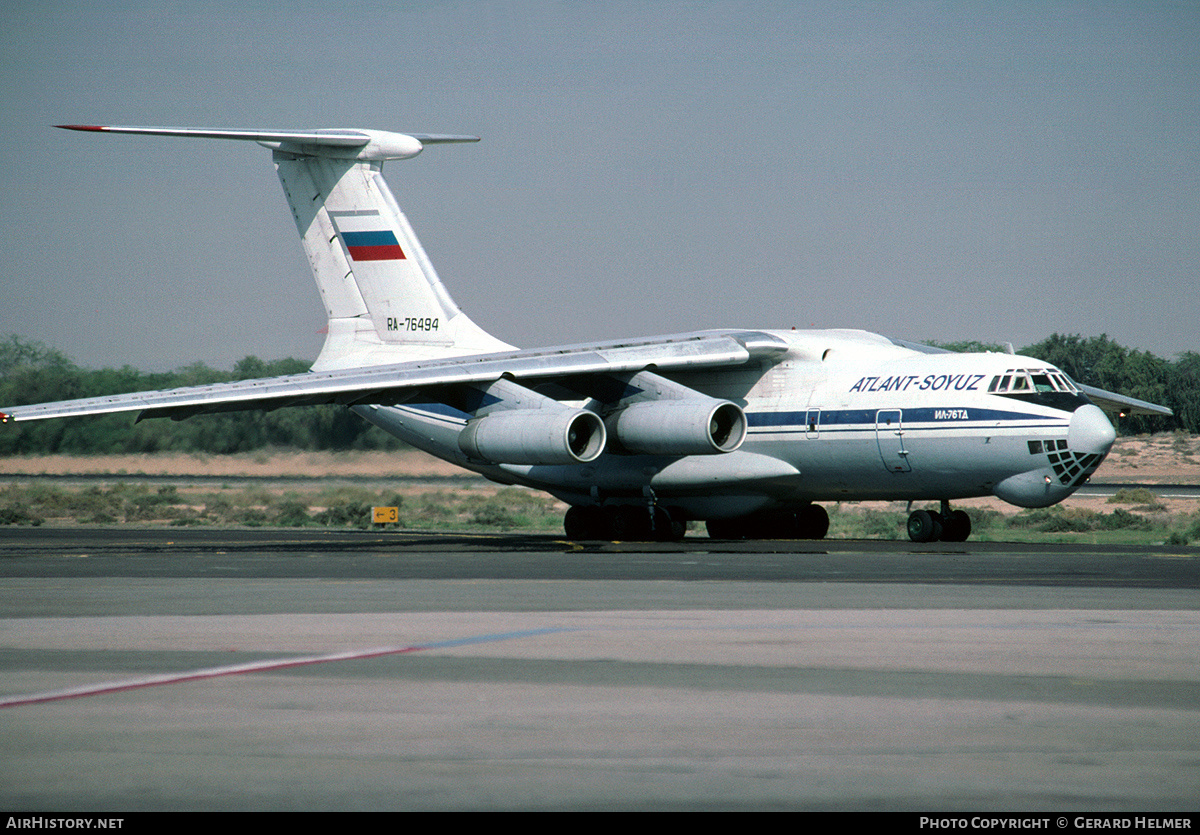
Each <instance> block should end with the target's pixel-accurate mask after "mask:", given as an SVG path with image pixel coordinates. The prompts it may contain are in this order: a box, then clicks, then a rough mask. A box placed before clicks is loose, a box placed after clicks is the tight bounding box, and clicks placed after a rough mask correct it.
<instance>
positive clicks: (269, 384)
mask: <svg viewBox="0 0 1200 835" xmlns="http://www.w3.org/2000/svg"><path fill="white" fill-rule="evenodd" d="M786 350H787V343H786V342H784V340H782V339H780V338H779V337H776V336H772V335H771V334H768V333H763V332H760V331H735V332H724V333H694V334H679V335H676V336H668V337H659V338H656V339H645V340H626V341H622V342H607V343H598V344H594V345H570V346H562V347H556V348H542V349H537V350H525V351H512V352H507V353H500V354H482V355H475V356H463V357H453V358H449V359H437V360H426V361H416V362H404V363H396V364H392V365H382V366H376V367H371V368H358V369H346V370H340V371H322V372H312V371H310V372H307V373H304V374H293V375H288V376H284V377H267V378H263V379H256V380H239V381H237V382H233V383H217V384H214V385H208V386H190V387H187V388H178V389H168V390H165V391H146V392H136V393H133V394H117V395H109V396H103V397H90V398H86V399H81V400H63V401H59V402H57V403H39V404H35V405H30V406H11V407H7V408H4V409H2V410H0V420H3V421H5V422H7V421H24V420H43V419H47V418H57V417H77V416H81V415H99V414H109V413H113V412H129V411H141V412H142V413H143V414H142V415H141V417H173V418H176V419H182V418H185V417H190V416H191V415H195V414H204V413H209V412H225V411H239V410H244V409H267V410H271V409H278V408H282V407H284V406H307V405H315V404H321V403H338V404H343V405H358V404H379V405H390V404H395V403H401V402H403V401H404V400H405V399H407V397H409V396H410V395H411V394H412V393H414V392H415V391H416V390H417V389H420V388H424V387H428V386H444V385H454V384H462V383H478V382H492V381H496V380H499V379H500V378H501V377H506V378H508V379H511V380H518V381H520V380H527V381H545V380H553V379H555V378H561V377H567V376H577V375H586V374H613V373H622V372H630V371H642V370H646V369H651V370H681V369H699V368H721V367H729V366H737V365H744V364H746V363H748V362H751V361H752V360H757V359H762V358H767V357H772V356H777V355H779V354H782V353H783V352H785V351H786ZM141 417H139V419H141Z"/></svg>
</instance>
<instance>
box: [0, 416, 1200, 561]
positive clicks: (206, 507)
mask: <svg viewBox="0 0 1200 835" xmlns="http://www.w3.org/2000/svg"><path fill="white" fill-rule="evenodd" d="M38 475H49V476H57V477H60V478H63V477H69V476H71V475H80V476H88V477H90V478H92V479H95V477H97V476H105V475H113V476H116V475H119V476H147V477H158V478H163V477H165V478H171V477H174V476H178V477H189V476H207V477H211V478H221V479H225V478H228V479H230V482H229V483H228V484H227V485H224V486H223V487H222V488H221V489H217V490H214V488H213V487H211V486H208V487H204V486H190V485H188V484H187V483H186V481H184V482H182V483H180V484H179V485H177V486H176V487H172V488H170V491H168V492H167V493H165V494H164V493H161V492H160V490H161V489H162V488H157V487H148V486H146V485H130V484H128V483H126V484H124V485H123V486H122V485H120V484H116V485H107V484H104V483H103V482H101V483H100V484H96V483H95V482H94V481H93V482H91V483H90V485H87V486H83V487H79V486H76V487H74V488H68V487H66V486H59V485H62V482H61V481H60V480H59V479H57V478H56V479H54V480H53V481H50V482H35V483H34V484H35V485H37V486H36V489H35V488H31V487H30V486H29V484H28V482H27V481H25V480H22V481H23V482H24V486H23V487H20V488H19V487H18V485H16V484H14V485H12V486H9V487H8V488H7V489H2V490H0V509H3V508H5V507H7V508H10V509H12V512H10V514H9V515H10V517H12V518H10V521H16V522H20V521H26V520H24V519H22V518H21V513H22V512H24V509H26V508H30V509H31V508H32V507H33V505H34V504H35V503H36V501H41V500H35V498H33V497H34V496H35V493H36V491H41V494H42V495H43V498H44V501H41V504H40V505H38V507H39V508H40V510H39V511H38V512H39V513H40V515H41V518H43V519H44V520H45V521H47V522H53V523H56V524H81V523H91V524H94V523H104V522H140V523H160V524H292V523H297V522H299V523H306V524H359V523H360V522H359V520H361V515H362V513H363V512H364V511H363V508H367V509H368V511H367V512H369V508H370V507H371V506H373V505H375V504H386V505H399V506H400V507H401V508H402V509H401V513H400V516H401V522H402V525H403V526H406V527H416V528H423V529H469V528H480V527H484V528H491V529H517V528H521V529H527V530H539V531H541V530H545V531H558V530H561V521H560V520H561V513H562V511H563V510H565V506H563V505H562V504H561V503H559V502H556V501H555V500H554V499H552V498H550V497H548V496H545V495H544V494H541V493H537V492H534V491H527V490H519V489H511V488H508V489H502V488H499V487H496V486H494V485H491V484H488V483H486V482H483V481H482V480H480V481H472V480H469V479H466V480H464V481H463V482H462V483H460V484H455V485H453V487H447V486H446V485H445V484H444V483H443V484H441V485H429V484H422V483H420V482H419V481H407V482H406V481H404V479H422V478H435V479H436V478H455V477H462V476H466V475H469V474H467V473H465V472H464V471H463V470H461V469H459V468H457V467H455V466H453V465H451V464H447V463H446V462H444V461H441V460H439V459H436V458H433V457H432V456H430V455H427V454H425V453H422V452H419V451H416V450H409V451H404V452H347V453H327V452H279V451H276V452H261V453H255V454H247V455H227V456H225V455H205V456H199V455H181V454H164V455H110V456H89V457H76V456H66V455H48V456H27V457H9V458H4V459H0V487H2V485H3V477H4V476H25V477H28V476H38ZM242 477H249V478H254V479H255V480H256V483H252V484H249V485H247V484H245V483H238V480H239V479H240V478H242ZM275 478H278V479H281V480H283V481H281V482H278V483H274V482H271V481H270V480H271V479H275ZM260 479H261V480H264V481H261V482H259V481H258V480H260ZM288 479H293V480H294V481H290V482H289V481H286V480H288ZM306 479H312V481H311V482H308V481H306ZM343 479H344V480H349V481H350V482H351V483H350V484H349V485H346V484H341V485H337V486H335V485H331V484H330V481H331V480H343ZM393 479H394V481H393ZM296 480H298V481H296ZM356 481H357V482H361V484H362V486H356V485H355V484H354V482H356ZM1093 481H1094V482H1095V483H1100V484H1103V483H1133V484H1138V485H1142V486H1143V487H1144V488H1145V489H1140V490H1132V491H1122V492H1121V493H1120V494H1118V495H1117V496H1114V497H1112V498H1111V499H1106V498H1104V497H1094V498H1093V497H1081V496H1073V497H1071V498H1070V499H1068V500H1067V501H1066V502H1064V503H1063V504H1062V505H1061V506H1060V507H1059V508H1057V509H1056V510H1055V511H1054V513H1057V514H1061V517H1054V518H1053V519H1052V520H1049V522H1046V520H1042V523H1041V524H1043V527H1055V525H1057V527H1058V528H1059V529H1058V530H1054V531H1053V534H1054V536H1056V537H1057V536H1073V537H1076V538H1079V537H1082V536H1084V532H1083V531H1082V530H1079V531H1073V530H1071V528H1072V527H1079V528H1084V527H1087V525H1088V524H1092V525H1101V524H1102V523H1104V522H1106V521H1107V522H1111V520H1112V519H1113V518H1114V516H1113V515H1114V513H1117V511H1118V510H1119V511H1121V512H1122V513H1132V514H1135V515H1136V516H1137V517H1138V518H1139V519H1146V520H1148V522H1147V526H1148V527H1147V529H1148V530H1150V533H1147V534H1144V535H1143V536H1142V538H1143V539H1148V540H1153V539H1157V541H1162V540H1164V539H1167V538H1169V537H1171V536H1174V538H1175V541H1176V542H1177V543H1178V542H1179V541H1180V540H1181V539H1182V540H1188V541H1195V540H1197V539H1200V522H1198V521H1197V520H1198V519H1200V514H1198V513H1197V511H1198V510H1200V508H1198V506H1197V502H1196V501H1195V500H1194V499H1175V498H1170V497H1162V496H1158V495H1157V494H1156V493H1155V492H1154V490H1153V485H1155V484H1200V438H1197V437H1196V436H1190V435H1186V434H1184V433H1173V434H1162V435H1153V436H1136V437H1129V438H1121V439H1119V440H1118V441H1117V443H1116V445H1115V446H1114V448H1113V451H1112V453H1111V454H1110V455H1109V457H1108V460H1107V461H1106V462H1105V463H1104V465H1103V466H1102V467H1101V468H1100V471H1099V472H1098V473H1097V474H1096V476H1095V478H1094V479H1093ZM370 482H383V483H384V484H383V485H379V484H376V485H374V486H370ZM30 489H35V492H34V493H29V492H19V490H20V491H28V490H30ZM55 491H57V494H56V495H50V494H54V493H55ZM6 496H7V500H6V499H5V497H6ZM955 504H956V506H960V507H963V508H964V509H966V510H968V511H970V512H971V514H972V516H973V517H974V518H975V519H976V520H977V521H976V538H994V539H1013V538H1016V539H1021V538H1043V539H1044V538H1053V537H1050V535H1049V533H1047V532H1046V531H1045V530H1043V531H1039V530H1037V525H1035V524H1031V525H1029V526H1028V527H1023V526H1018V523H1021V522H1023V521H1024V518H1016V517H1017V515H1018V511H1017V509H1016V508H1013V507H1011V506H1010V505H1007V504H1005V503H1004V502H1001V501H1000V500H999V499H971V500H964V501H961V502H956V503H955ZM829 507H830V510H831V512H832V514H833V515H834V517H835V520H836V521H835V525H834V529H833V530H832V531H831V535H835V536H838V535H842V536H867V537H881V538H891V537H893V536H895V537H901V536H903V528H902V526H901V522H902V521H903V511H904V504H903V503H895V502H861V503H843V504H839V505H836V506H833V505H831V506H829ZM14 514H15V516H14ZM356 514H357V515H356ZM1120 518H1126V517H1120ZM347 520H349V521H347ZM839 526H840V527H839ZM1126 533H1127V532H1126ZM1126 533H1122V534H1121V535H1126ZM1106 535H1107V534H1106ZM1113 535H1116V534H1113Z"/></svg>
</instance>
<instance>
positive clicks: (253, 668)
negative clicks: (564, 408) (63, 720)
mask: <svg viewBox="0 0 1200 835" xmlns="http://www.w3.org/2000/svg"><path fill="white" fill-rule="evenodd" d="M569 631H573V630H571V629H570V628H569V627H549V628H545V629H526V630H522V631H519V632H502V633H498V634H493V635H475V636H470V637H467V638H451V639H450V640H446V641H436V642H434V643H430V644H422V645H419V646H411V647H376V648H374V649H359V650H347V651H345V652H334V653H329V654H327V655H308V656H301V657H299V658H281V659H276V660H267V661H247V662H245V663H243V664H230V665H228V666H224V667H207V668H203V669H199V670H189V671H186V672H181V673H167V674H165V675H159V676H149V677H147V678H140V679H127V680H125V681H108V682H103V683H100V684H85V685H83V686H81V687H67V688H64V689H62V690H48V691H46V692H45V693H31V694H29V695H26V696H10V697H8V698H4V699H0V708H6V707H19V706H21V705H33V704H40V703H43V702H60V701H63V700H64V699H80V698H83V697H84V696H98V695H100V694H102V693H122V692H124V691H126V690H140V689H142V688H144V687H161V686H162V685H164V684H179V683H181V682H185V681H201V680H203V679H206V678H220V677H222V676H239V675H245V674H246V673H262V672H271V671H274V670H286V669H289V668H292V667H307V666H309V665H312V664H328V663H330V662H332V661H358V660H361V659H364V658H381V657H383V656H386V655H403V654H405V653H410V652H421V651H422V650H429V649H443V648H446V647H458V646H467V645H470V644H482V643H489V642H492V641H506V640H510V639H512V638H528V637H532V636H535V635H547V634H551V633H554V632H569Z"/></svg>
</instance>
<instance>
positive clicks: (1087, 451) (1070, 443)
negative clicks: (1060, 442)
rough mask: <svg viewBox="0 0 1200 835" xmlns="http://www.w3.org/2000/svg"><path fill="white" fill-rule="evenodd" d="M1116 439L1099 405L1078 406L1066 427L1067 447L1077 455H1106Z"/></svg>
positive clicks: (1111, 426)
mask: <svg viewBox="0 0 1200 835" xmlns="http://www.w3.org/2000/svg"><path fill="white" fill-rule="evenodd" d="M1116 439H1117V430H1115V429H1113V425H1112V423H1111V422H1110V421H1109V419H1108V416H1107V415H1105V414H1104V412H1102V411H1100V409H1099V407H1097V406H1093V405H1092V404H1090V403H1089V404H1088V405H1086V406H1080V407H1079V408H1078V409H1076V410H1075V414H1073V415H1071V423H1070V426H1069V427H1068V429H1067V447H1068V448H1069V449H1070V450H1071V452H1074V453H1075V454H1077V455H1107V454H1108V451H1109V450H1110V449H1112V445H1113V441H1115V440H1116Z"/></svg>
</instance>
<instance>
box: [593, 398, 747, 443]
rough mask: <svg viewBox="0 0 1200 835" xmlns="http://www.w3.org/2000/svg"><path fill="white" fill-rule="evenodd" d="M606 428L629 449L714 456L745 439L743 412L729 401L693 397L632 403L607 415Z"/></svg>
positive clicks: (744, 416) (744, 417)
mask: <svg viewBox="0 0 1200 835" xmlns="http://www.w3.org/2000/svg"><path fill="white" fill-rule="evenodd" d="M608 427H609V431H610V432H612V434H613V437H615V438H616V440H617V441H618V443H620V445H621V447H622V448H623V449H625V450H626V451H628V452H636V453H644V454H647V455H713V454H716V453H720V452H733V451H734V450H735V449H737V448H738V447H740V446H741V445H742V441H744V440H745V439H746V415H745V413H744V412H742V409H741V407H740V406H738V405H737V404H736V403H731V402H730V401H728V400H714V399H712V398H709V397H703V398H702V397H693V398H687V399H683V400H649V401H641V402H637V403H633V404H631V405H629V406H626V407H625V408H624V409H621V410H620V411H618V412H615V413H613V414H612V415H610V416H609V418H608Z"/></svg>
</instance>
